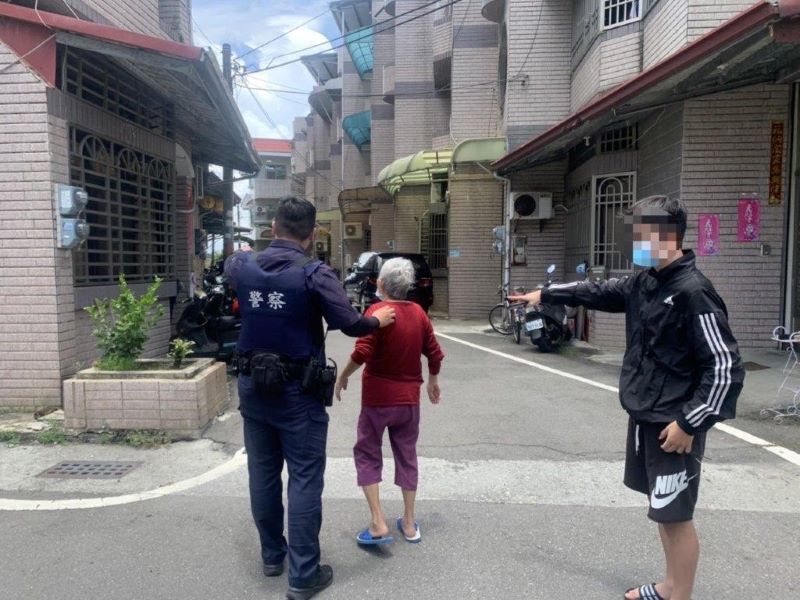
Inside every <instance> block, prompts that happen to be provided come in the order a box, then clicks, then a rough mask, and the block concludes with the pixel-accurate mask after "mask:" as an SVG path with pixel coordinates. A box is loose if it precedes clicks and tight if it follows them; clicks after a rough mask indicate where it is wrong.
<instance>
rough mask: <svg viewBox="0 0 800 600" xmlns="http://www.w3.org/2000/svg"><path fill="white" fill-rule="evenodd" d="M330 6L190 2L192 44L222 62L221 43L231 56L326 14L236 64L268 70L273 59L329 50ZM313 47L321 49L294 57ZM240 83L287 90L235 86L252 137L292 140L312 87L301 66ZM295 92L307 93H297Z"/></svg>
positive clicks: (317, 0) (312, 0)
mask: <svg viewBox="0 0 800 600" xmlns="http://www.w3.org/2000/svg"><path fill="white" fill-rule="evenodd" d="M329 3H330V0H194V1H193V3H192V7H193V18H194V21H195V23H194V43H195V45H197V46H204V47H212V48H213V49H214V50H215V51H216V52H217V53H218V58H219V60H220V63H221V60H222V59H221V49H222V44H223V43H226V42H227V43H229V44H230V45H231V47H232V49H233V55H234V58H235V57H237V56H241V55H243V54H245V53H246V52H248V50H250V49H252V48H255V47H257V46H259V45H261V44H263V43H264V42H267V41H268V40H271V39H272V38H275V37H277V36H279V35H281V34H284V33H286V32H287V31H289V30H291V29H293V28H295V27H297V26H298V25H301V24H302V23H304V22H305V21H308V20H309V19H312V18H313V17H316V16H318V15H320V14H323V13H324V16H322V17H320V18H318V19H315V20H314V21H312V22H310V23H308V24H307V25H304V26H303V27H300V28H299V29H297V31H293V32H292V33H289V34H288V35H286V36H285V37H283V38H281V39H279V40H277V41H275V42H273V43H271V44H269V45H267V46H266V47H264V48H262V49H260V50H257V51H255V52H251V53H249V54H248V55H247V56H244V57H243V58H242V59H241V60H240V61H239V63H240V64H242V65H243V66H246V67H247V69H248V70H252V69H254V68H257V67H266V66H267V65H268V64H269V63H270V61H271V60H274V61H275V63H278V62H284V61H286V60H292V59H295V58H299V57H300V56H302V55H303V54H312V53H315V52H322V51H324V50H327V49H330V44H329V42H328V39H329V38H334V37H336V36H337V35H339V34H338V29H337V27H336V23H335V22H334V20H333V17H332V16H331V13H330V10H329V9H328V5H329ZM315 44H321V45H319V46H318V47H316V48H314V49H313V50H309V51H305V52H301V53H297V51H299V50H302V49H304V48H308V47H309V46H313V45H315ZM290 53H292V54H290ZM280 55H286V56H282V57H281V56H280ZM240 83H243V84H244V85H247V86H248V87H250V88H269V89H285V90H287V93H277V92H269V91H263V90H252V92H251V90H248V89H246V88H243V87H241V86H237V87H236V88H235V89H234V94H235V95H236V97H237V102H238V103H239V108H240V110H241V112H242V115H243V117H244V120H245V122H246V123H247V126H248V127H249V129H250V135H252V136H253V137H278V138H280V137H287V138H291V137H292V121H293V119H294V118H295V117H299V116H305V115H306V114H308V112H309V107H308V102H307V99H308V98H307V93H308V92H310V91H311V88H312V87H313V79H312V77H311V75H310V74H309V73H308V71H307V70H306V68H305V67H304V66H303V64H302V63H295V64H292V65H288V66H285V67H281V68H278V69H275V70H271V71H265V72H262V73H258V74H253V75H249V76H247V77H246V78H245V79H244V81H241V80H240ZM298 91H302V92H305V93H304V94H300V93H296V92H298ZM251 93H252V94H255V95H256V97H257V98H258V102H260V103H261V105H262V106H263V107H264V109H265V110H266V111H267V113H268V114H269V116H270V117H271V119H272V120H273V121H274V123H275V125H276V126H277V128H276V127H274V126H273V125H272V124H270V123H269V120H268V119H267V118H266V117H265V116H264V114H263V112H262V111H261V109H260V108H259V106H258V102H256V101H255V100H254V99H253V96H252V95H251Z"/></svg>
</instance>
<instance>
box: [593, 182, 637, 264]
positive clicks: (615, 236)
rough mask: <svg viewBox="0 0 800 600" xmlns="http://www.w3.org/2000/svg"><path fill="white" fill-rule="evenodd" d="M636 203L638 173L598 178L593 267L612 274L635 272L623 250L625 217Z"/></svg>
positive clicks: (594, 199)
mask: <svg viewBox="0 0 800 600" xmlns="http://www.w3.org/2000/svg"><path fill="white" fill-rule="evenodd" d="M635 201H636V173H619V174H614V175H602V176H598V177H594V180H593V186H592V264H593V265H602V266H605V267H606V268H607V269H608V270H609V271H628V272H630V271H632V270H633V265H632V264H631V261H630V259H629V258H628V252H627V248H623V247H622V239H623V234H624V223H623V219H622V213H623V211H624V210H625V209H627V208H629V207H630V206H631V205H632V204H633V203H634V202H635Z"/></svg>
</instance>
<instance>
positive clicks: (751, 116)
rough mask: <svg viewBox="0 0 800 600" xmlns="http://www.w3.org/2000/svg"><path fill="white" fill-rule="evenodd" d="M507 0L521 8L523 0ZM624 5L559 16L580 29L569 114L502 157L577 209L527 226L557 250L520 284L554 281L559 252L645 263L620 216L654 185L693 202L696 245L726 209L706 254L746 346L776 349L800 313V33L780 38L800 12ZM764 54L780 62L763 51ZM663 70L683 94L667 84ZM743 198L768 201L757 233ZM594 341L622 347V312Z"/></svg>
mask: <svg viewBox="0 0 800 600" xmlns="http://www.w3.org/2000/svg"><path fill="white" fill-rule="evenodd" d="M507 4H508V5H509V6H507V9H506V10H507V14H509V13H508V11H513V5H514V4H515V3H514V2H513V1H509V2H508V3H507ZM562 4H563V5H567V4H569V3H552V2H545V5H546V6H545V9H544V10H543V15H546V14H548V10H547V7H548V6H550V7H553V6H555V5H559V6H560V5H562ZM622 4H626V5H627V9H626V12H625V11H620V12H618V13H616V14H609V9H608V8H605V9H604V5H603V3H599V2H595V1H593V0H577V1H575V2H573V3H572V6H571V9H572V12H571V13H570V11H569V10H566V9H565V10H563V11H562V13H561V15H560V19H561V23H560V25H559V23H558V22H551V23H548V26H549V27H559V26H561V27H563V28H566V27H567V25H568V24H571V25H572V27H571V28H572V31H573V34H572V44H571V50H570V54H569V55H567V54H564V53H563V49H562V51H561V53H562V54H561V55H562V57H564V58H567V57H568V58H569V61H570V73H571V80H570V85H569V87H568V88H565V87H563V85H560V84H559V86H558V89H560V90H561V102H559V103H558V104H560V105H561V106H568V107H569V110H568V111H564V112H562V113H561V114H558V113H557V112H555V113H554V114H552V118H551V119H550V120H549V122H544V123H542V127H541V128H538V129H536V130H533V131H532V132H531V135H529V136H527V140H520V143H525V145H524V146H523V147H522V148H521V149H520V150H518V151H517V152H516V154H515V153H514V152H513V150H514V149H515V147H517V146H519V143H512V144H511V147H512V154H510V155H509V157H508V158H507V159H503V160H501V161H499V162H497V163H495V165H494V168H495V169H496V170H497V171H499V172H500V173H501V174H502V175H504V176H506V177H508V178H510V187H511V189H512V190H522V189H525V190H548V191H551V192H552V193H553V194H554V204H557V205H558V204H561V205H563V209H562V210H558V211H556V213H555V214H554V217H553V219H551V220H548V221H546V222H544V225H543V227H542V229H541V230H540V231H539V233H538V234H537V235H536V236H535V237H536V241H535V243H534V246H533V248H531V246H530V239H531V236H530V235H529V236H528V239H529V246H528V248H529V253H530V252H531V250H533V252H532V254H533V255H534V256H535V255H536V254H543V255H545V256H552V257H553V258H552V259H547V260H545V261H537V260H534V261H533V266H530V265H529V266H527V267H512V268H511V280H512V283H514V284H528V285H529V284H530V282H531V281H536V280H537V279H540V278H541V277H542V275H541V273H542V272H541V269H542V268H543V264H544V263H547V262H553V263H556V264H557V265H558V267H559V274H560V276H561V277H565V278H567V279H570V278H574V277H575V275H571V273H574V268H575V266H576V265H577V264H578V263H579V262H581V261H583V260H584V259H585V260H587V261H589V262H590V264H591V265H593V266H601V267H606V269H607V276H622V275H625V274H627V273H631V272H632V267H631V265H630V262H629V258H628V256H627V253H626V252H623V249H622V248H620V247H619V245H618V244H617V243H616V242H617V239H615V238H614V234H613V228H617V229H618V228H619V227H622V223H621V221H620V220H619V219H618V218H617V217H616V215H617V214H618V213H619V209H620V208H622V207H623V206H624V205H626V204H629V203H630V202H633V201H635V200H636V199H638V198H643V197H646V196H648V195H653V194H666V195H670V196H678V197H681V198H682V199H683V200H684V201H685V202H686V204H687V206H688V209H689V211H690V223H689V232H688V237H687V240H686V245H687V247H690V248H694V247H696V246H697V243H698V225H699V218H700V215H712V216H713V218H714V219H718V222H719V239H718V244H717V253H716V254H714V255H709V256H699V257H698V264H699V266H700V268H701V269H702V270H703V271H704V272H705V273H706V274H707V275H708V276H709V277H710V278H711V279H712V281H713V282H714V283H715V285H716V286H717V289H718V290H719V291H720V293H721V294H722V296H723V297H724V298H725V299H726V301H727V302H728V306H729V310H730V313H731V322H732V325H733V328H734V331H735V332H736V334H737V336H738V337H739V339H740V342H741V343H742V345H743V347H745V348H753V347H763V346H767V345H769V344H770V341H769V338H770V334H771V332H772V329H773V328H774V327H775V326H776V325H779V324H783V325H787V326H788V327H793V326H796V325H797V312H798V311H797V308H796V305H797V300H796V298H797V295H796V294H793V295H790V294H787V289H792V288H794V287H796V281H797V278H796V274H795V273H794V269H793V267H792V266H791V265H792V264H793V263H795V260H794V254H795V252H796V243H795V242H793V241H792V240H794V239H795V237H794V233H793V230H794V229H795V228H796V224H795V223H794V220H790V213H791V212H792V211H794V208H793V206H794V202H795V197H794V195H795V191H794V190H795V182H794V181H793V180H792V178H791V177H790V173H792V171H793V170H794V166H793V165H792V163H791V155H792V149H791V147H790V144H789V140H790V139H791V132H792V128H793V127H794V121H795V119H794V115H793V108H792V106H793V101H794V100H793V94H794V91H793V82H794V79H793V78H792V77H786V76H785V75H786V74H787V73H791V72H792V69H793V67H794V68H796V67H797V65H798V55H797V54H796V51H795V50H796V44H797V42H798V41H800V40H797V39H795V36H793V35H786V36H783V37H780V34H776V33H775V32H776V31H781V29H782V28H784V27H789V26H791V25H790V24H791V23H792V21H789V20H788V19H789V18H790V17H792V15H791V14H789V13H788V12H787V11H788V9H785V7H783V6H780V5H782V4H783V3H766V2H756V3H754V2H751V1H741V2H731V1H717V2H714V1H710V0H707V1H695V0H656V1H653V0H649V1H648V0H642V1H641V2H639V1H634V2H628V3H622ZM543 24H544V22H543ZM776 35H778V37H776ZM754 40H759V41H758V42H756V41H754ZM540 43H541V44H546V43H547V42H546V40H545V39H539V38H537V41H534V42H533V46H532V54H535V53H536V52H537V46H538V45H539V44H540ZM751 44H760V46H759V48H758V49H756V48H755V46H754V45H751ZM551 51H554V50H549V51H548V52H547V53H548V55H549V54H550V52H551ZM765 59H766V61H767V62H768V63H769V64H771V67H769V68H763V67H755V66H754V65H753V63H751V62H750V61H751V60H752V61H757V60H762V61H764V60H765ZM510 62H511V61H510ZM763 64H764V63H763V62H762V65H763ZM510 69H511V67H510ZM712 73H716V75H713V74H712ZM659 78H661V79H660V80H661V81H667V80H669V81H671V82H672V83H671V86H672V89H671V90H670V91H667V90H665V89H664V88H666V85H663V86H662V87H661V88H659V85H661V84H660V80H659ZM545 81H546V78H545ZM559 81H560V80H559ZM751 83H752V85H749V84H751ZM545 85H546V84H545ZM604 94H607V95H606V96H604ZM617 98H619V100H617ZM776 127H777V128H778V131H779V132H781V133H780V135H779V136H778V137H775V136H774V134H773V131H774V128H776ZM548 130H549V131H548ZM509 136H510V134H509ZM510 140H511V136H510ZM526 148H527V150H526ZM776 162H777V165H776ZM771 166H772V168H771ZM776 179H777V182H776ZM771 184H772V185H771ZM775 189H779V193H778V196H777V197H773V198H771V199H770V196H771V194H772V191H773V190H775ZM744 198H757V199H759V201H760V207H761V223H760V227H761V229H760V237H759V239H758V240H757V241H747V242H745V241H739V239H738V220H739V201H740V199H744ZM703 222H705V221H703ZM703 239H704V240H705V238H703ZM793 328H795V329H796V327H793ZM587 336H588V339H589V340H590V342H592V343H594V344H596V345H598V346H601V347H604V348H607V349H620V348H621V347H622V346H623V344H624V330H623V324H622V319H621V318H620V317H617V316H613V315H605V314H602V313H596V314H590V315H589V328H588V331H587Z"/></svg>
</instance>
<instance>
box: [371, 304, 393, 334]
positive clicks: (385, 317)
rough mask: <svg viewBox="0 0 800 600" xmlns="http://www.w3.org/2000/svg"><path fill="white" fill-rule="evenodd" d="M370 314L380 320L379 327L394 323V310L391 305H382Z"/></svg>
mask: <svg viewBox="0 0 800 600" xmlns="http://www.w3.org/2000/svg"><path fill="white" fill-rule="evenodd" d="M372 316H373V317H375V318H376V319H378V321H380V324H381V329H383V328H384V327H387V326H389V325H392V324H394V318H395V310H394V308H392V307H391V306H384V307H382V308H379V309H378V310H376V311H375V312H374V313H372Z"/></svg>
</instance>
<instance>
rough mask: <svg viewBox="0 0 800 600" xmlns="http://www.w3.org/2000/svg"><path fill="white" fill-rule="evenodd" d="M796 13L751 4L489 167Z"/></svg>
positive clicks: (524, 154) (786, 5)
mask: <svg viewBox="0 0 800 600" xmlns="http://www.w3.org/2000/svg"><path fill="white" fill-rule="evenodd" d="M797 14H800V0H782V1H781V3H780V5H775V4H773V3H772V2H768V1H764V2H759V3H758V4H755V5H754V6H752V7H750V8H749V9H747V10H745V11H744V12H742V13H740V14H739V15H737V16H736V17H734V18H733V19H731V20H729V21H727V22H726V23H723V24H722V25H720V26H719V27H717V28H716V29H713V30H711V31H709V32H708V33H706V34H705V35H704V36H702V37H700V38H698V39H697V40H696V41H694V42H693V43H691V44H689V45H688V46H686V47H685V48H684V49H683V50H680V51H678V52H676V53H675V54H673V55H671V56H669V57H668V58H666V59H664V60H662V61H661V62H659V63H657V64H655V65H653V66H652V67H650V68H649V69H647V70H645V71H643V72H642V73H640V74H639V75H637V76H636V77H634V78H633V79H630V80H629V81H627V82H625V83H623V84H621V85H619V86H617V87H616V88H614V89H612V90H611V91H609V92H608V93H606V94H604V95H603V96H601V97H600V98H598V99H597V100H595V101H594V102H590V103H589V104H588V105H586V106H585V107H583V108H582V109H580V110H578V111H577V112H575V113H573V114H572V115H570V116H569V117H567V118H566V119H564V120H563V121H561V122H560V123H557V124H556V125H554V126H553V127H551V128H550V129H548V130H547V131H545V132H544V133H542V134H541V135H539V136H537V137H535V138H533V139H532V140H530V141H528V142H527V143H525V144H523V145H522V146H520V147H519V148H517V149H516V150H514V151H513V152H510V153H509V154H507V155H506V156H504V157H503V158H501V159H500V160H498V161H496V162H494V163H492V168H493V169H494V170H495V171H498V172H500V173H503V172H508V171H509V170H511V168H512V167H514V166H516V165H517V164H519V163H521V162H524V161H525V160H526V158H528V157H529V156H531V155H533V154H534V153H535V152H536V151H537V150H539V149H541V148H543V147H544V146H546V145H547V144H549V143H551V142H553V141H555V140H557V139H558V138H559V137H561V136H562V135H565V134H567V133H569V132H570V131H572V130H574V129H576V128H577V127H580V126H581V125H582V124H583V123H585V122H587V121H590V120H592V119H595V118H597V117H599V116H601V115H603V114H605V113H607V112H609V111H610V110H612V109H613V108H615V107H616V106H619V105H621V104H622V103H624V102H625V101H626V100H629V99H631V98H633V97H635V96H636V95H637V94H639V93H641V92H642V91H644V90H646V89H648V88H650V87H651V86H653V85H655V84H657V83H658V82H659V81H662V80H663V79H666V78H668V77H670V76H672V75H674V74H676V73H678V72H679V71H680V70H682V69H684V68H686V67H687V66H689V65H691V64H692V63H694V62H695V61H697V60H698V59H700V58H701V57H703V56H704V55H706V54H708V53H710V52H714V51H717V50H719V49H721V48H724V47H725V46H726V45H728V44H730V43H732V42H734V41H735V40H736V39H738V38H739V37H740V36H743V35H745V34H747V33H748V32H750V31H752V30H754V29H756V28H758V27H762V26H764V25H766V24H768V23H770V22H771V21H776V20H778V19H779V18H781V17H793V16H796V15H797Z"/></svg>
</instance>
